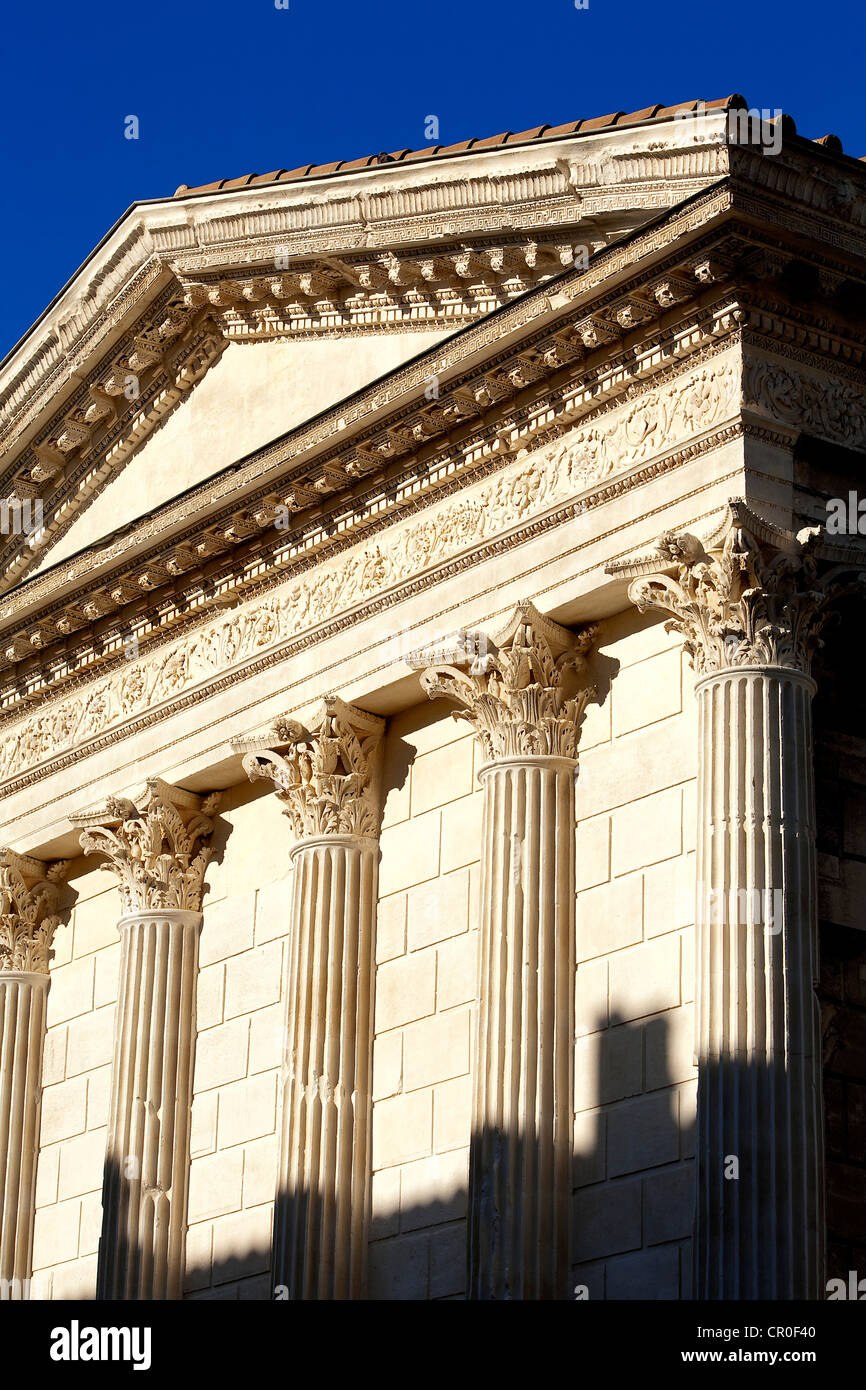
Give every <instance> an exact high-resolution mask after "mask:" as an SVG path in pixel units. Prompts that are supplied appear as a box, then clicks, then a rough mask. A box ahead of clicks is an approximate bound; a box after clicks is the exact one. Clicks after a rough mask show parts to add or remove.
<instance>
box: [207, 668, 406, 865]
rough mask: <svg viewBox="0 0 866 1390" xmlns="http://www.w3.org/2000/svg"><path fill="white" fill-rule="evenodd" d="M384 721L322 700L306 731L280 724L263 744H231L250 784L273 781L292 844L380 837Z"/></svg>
mask: <svg viewBox="0 0 866 1390" xmlns="http://www.w3.org/2000/svg"><path fill="white" fill-rule="evenodd" d="M384 731H385V721H384V719H379V718H378V717H377V716H376V715H373V714H367V713H366V711H365V710H361V709H357V708H356V707H355V706H354V705H347V704H346V703H345V702H344V701H343V700H341V699H339V698H338V697H337V696H335V695H328V696H326V698H325V700H324V701H323V703H322V706H321V709H320V712H319V715H318V717H317V719H316V720H315V721H314V722H313V724H312V726H311V727H310V728H305V727H304V725H302V724H299V723H297V722H296V721H295V720H293V719H287V718H286V719H279V720H277V721H276V723H275V724H274V725H273V727H272V729H271V734H270V736H269V737H266V738H265V739H238V740H236V741H235V742H234V744H233V747H234V748H235V750H236V751H237V752H239V753H240V752H242V753H245V757H244V771H245V772H246V773H247V776H248V777H249V779H250V781H251V782H254V781H256V780H257V779H259V778H263V779H266V780H268V781H271V782H273V784H274V787H275V789H276V795H277V797H278V798H279V800H280V801H281V802H282V804H283V806H284V808H285V811H286V814H287V815H288V817H289V819H290V821H291V823H292V828H293V830H294V832H295V835H296V837H297V839H298V840H304V839H312V838H314V837H317V836H322V835H351V836H354V837H356V838H360V839H373V838H375V837H376V836H377V835H378V833H379V819H380V807H379V797H378V773H379V757H380V751H381V740H382V735H383V733H384Z"/></svg>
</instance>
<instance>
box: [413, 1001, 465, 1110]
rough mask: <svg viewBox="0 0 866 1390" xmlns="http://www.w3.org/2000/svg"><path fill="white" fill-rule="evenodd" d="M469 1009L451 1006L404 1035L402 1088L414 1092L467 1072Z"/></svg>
mask: <svg viewBox="0 0 866 1390" xmlns="http://www.w3.org/2000/svg"><path fill="white" fill-rule="evenodd" d="M469 1018H470V1014H469V1010H468V1009H452V1010H451V1011H450V1012H449V1013H444V1014H436V1015H435V1017H433V1018H428V1019H425V1020H424V1021H423V1022H421V1023H413V1024H411V1025H410V1026H409V1027H407V1028H406V1030H405V1032H404V1034H403V1087H404V1090H406V1091H415V1090H417V1089H418V1088H419V1087H420V1086H432V1085H433V1084H434V1083H435V1082H437V1081H450V1080H451V1078H452V1077H455V1076H464V1075H466V1074H467V1073H468V1071H469Z"/></svg>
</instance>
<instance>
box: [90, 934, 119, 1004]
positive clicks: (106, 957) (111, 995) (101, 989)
mask: <svg viewBox="0 0 866 1390" xmlns="http://www.w3.org/2000/svg"><path fill="white" fill-rule="evenodd" d="M119 978H120V942H119V941H118V942H117V944H116V945H114V946H107V947H106V948H105V949H104V950H102V951H97V952H96V955H95V956H94V957H93V1007H94V1009H101V1008H103V1006H104V1005H105V1004H114V1003H115V1002H116V1000H117V991H118V983H119Z"/></svg>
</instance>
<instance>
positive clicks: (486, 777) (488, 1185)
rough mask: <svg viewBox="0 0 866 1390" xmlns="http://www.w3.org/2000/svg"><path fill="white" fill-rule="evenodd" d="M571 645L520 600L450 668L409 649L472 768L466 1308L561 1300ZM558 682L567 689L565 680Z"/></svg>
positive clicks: (579, 643)
mask: <svg viewBox="0 0 866 1390" xmlns="http://www.w3.org/2000/svg"><path fill="white" fill-rule="evenodd" d="M593 635H594V629H593V628H587V629H585V630H584V631H583V632H581V634H580V635H579V636H577V637H576V636H575V635H574V633H572V632H569V631H568V630H567V629H565V628H562V627H560V626H559V625H558V624H557V623H553V622H550V621H549V620H548V619H547V618H543V617H542V616H541V614H540V613H538V612H537V611H536V610H535V608H533V606H532V605H531V604H530V603H521V604H520V605H519V606H518V607H517V609H516V610H515V612H514V614H513V615H512V617H511V618H510V620H509V622H508V623H507V624H506V626H505V627H504V629H503V630H502V631H501V632H500V633H498V634H497V635H496V637H495V638H493V639H490V638H488V637H487V636H486V635H485V634H483V633H461V634H459V636H458V641H457V643H456V646H455V650H454V651H453V653H452V654H451V657H450V659H447V658H446V661H445V662H444V663H440V664H434V665H432V666H431V665H430V664H429V663H430V661H431V660H435V658H436V656H437V655H438V653H435V652H434V651H433V650H432V649H431V650H429V651H426V652H425V651H421V652H416V653H414V654H413V655H412V657H411V658H410V664H411V665H413V666H416V667H427V669H426V670H424V673H423V675H422V677H421V684H422V685H423V687H424V689H425V690H426V692H427V694H428V695H429V697H430V698H431V699H436V698H437V697H438V696H444V697H445V698H446V699H448V700H451V701H453V702H454V703H455V704H456V705H457V706H458V708H457V710H456V711H455V718H458V719H466V720H468V721H469V723H470V724H471V725H472V726H473V728H474V730H475V734H476V737H477V739H478V741H479V744H480V746H481V748H482V750H483V753H484V757H485V764H484V766H483V767H482V769H481V771H480V773H479V778H480V781H481V783H482V785H483V787H484V828H483V846H482V861H481V864H482V867H481V874H482V881H481V987H480V1001H479V1015H478V1027H477V1029H476V1058H475V1087H474V1103H473V1104H474V1110H473V1127H472V1146H471V1151H470V1173H469V1250H468V1264H469V1268H468V1289H469V1297H470V1298H474V1299H555V1298H564V1297H565V1296H566V1290H567V1281H568V1269H569V1228H570V1213H571V1154H572V1131H573V1106H574V1099H573V1097H574V1086H573V1069H574V973H575V939H574V936H575V912H574V904H575V873H574V823H575V816H574V782H575V773H576V770H577V743H578V731H579V726H580V723H581V720H582V718H583V713H584V709H585V707H586V705H587V703H588V702H589V700H590V699H591V698H592V697H593V696H594V694H595V692H594V690H592V689H590V688H588V687H585V688H583V689H582V690H580V691H579V692H577V691H576V686H577V681H576V680H575V679H574V673H575V672H578V671H580V670H582V668H583V666H584V654H585V652H586V651H587V649H588V647H589V645H590V642H591V640H592V637H593ZM569 678H571V680H572V682H573V683H572V688H571V692H570V693H569V688H568V682H569Z"/></svg>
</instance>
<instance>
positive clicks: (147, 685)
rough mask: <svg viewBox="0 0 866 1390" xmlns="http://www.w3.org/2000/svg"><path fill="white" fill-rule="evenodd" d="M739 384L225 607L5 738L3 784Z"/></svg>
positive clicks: (639, 453) (442, 506)
mask: <svg viewBox="0 0 866 1390" xmlns="http://www.w3.org/2000/svg"><path fill="white" fill-rule="evenodd" d="M738 389H739V376H738V369H737V367H736V364H735V361H734V360H733V359H732V358H726V359H724V360H719V359H716V360H715V361H713V362H712V363H709V364H706V365H704V366H702V367H700V368H698V369H696V370H694V371H692V372H691V373H689V374H688V375H687V376H686V377H685V378H684V379H683V378H680V379H678V380H677V381H675V382H673V383H668V384H667V385H666V386H664V387H662V386H659V387H656V388H655V389H653V390H652V391H649V392H647V393H646V394H645V395H643V396H641V397H640V398H639V399H638V400H635V401H633V402H629V403H627V404H626V405H624V406H620V407H619V408H618V409H617V410H615V411H610V412H609V413H608V414H606V415H602V416H601V417H599V418H598V419H596V420H594V421H593V422H591V423H587V424H586V425H583V426H581V427H578V428H577V429H574V430H572V431H569V432H568V433H566V434H564V435H562V436H560V438H559V439H557V440H556V441H554V442H553V443H550V444H548V445H546V446H545V447H543V448H540V449H537V450H534V451H533V452H531V453H525V454H518V455H517V457H516V459H515V461H514V462H513V463H510V464H508V465H506V466H505V467H504V468H503V469H502V470H501V471H500V472H499V473H498V474H497V475H496V476H494V477H492V478H490V479H488V480H486V481H485V482H483V483H481V484H476V485H475V486H473V487H471V488H467V489H466V490H465V491H464V492H460V493H458V494H456V495H455V496H454V497H452V498H450V499H448V500H447V501H445V502H441V501H440V502H439V503H437V504H434V505H432V506H431V507H430V508H429V509H428V511H427V512H425V513H424V514H423V515H421V516H420V517H418V518H415V519H411V520H408V521H406V522H403V523H398V524H395V526H394V527H393V529H391V530H389V531H386V532H385V533H383V534H382V537H381V539H380V540H378V541H377V542H376V543H375V544H369V543H368V544H364V543H359V544H358V545H357V546H355V547H353V548H352V549H351V550H349V551H348V552H346V553H345V554H344V555H343V556H341V557H340V558H339V559H337V560H332V561H330V562H328V561H323V562H322V563H321V565H319V566H316V567H315V569H313V570H312V571H309V570H308V571H307V572H306V573H305V574H303V576H298V577H297V578H296V579H294V580H293V579H291V578H290V579H288V580H287V582H286V583H285V584H284V586H283V587H282V589H281V590H280V591H279V592H278V593H275V594H272V595H269V596H267V597H266V598H263V599H261V600H258V601H253V602H250V603H248V604H246V605H242V606H240V607H238V608H236V609H232V610H229V611H226V612H224V613H222V614H221V615H220V617H219V618H217V619H215V620H212V621H211V622H210V623H208V624H207V625H206V626H204V627H202V628H200V629H198V630H197V631H196V632H193V633H190V634H188V635H186V636H184V637H183V638H181V639H179V640H178V641H176V642H172V643H170V644H169V645H168V646H165V647H163V648H161V649H160V650H159V651H156V652H153V653H152V654H147V653H145V654H143V655H142V656H141V657H140V658H139V659H138V660H136V661H131V662H128V663H124V666H123V667H120V668H118V669H117V670H116V671H114V672H113V673H112V674H111V675H110V676H106V677H104V678H102V679H100V680H96V681H94V682H93V683H92V684H91V685H90V686H89V687H85V688H84V689H83V690H80V691H79V692H77V693H76V694H75V695H73V696H70V697H68V698H66V699H61V700H59V701H57V702H56V703H55V704H53V705H50V704H46V705H44V706H43V707H42V708H41V709H40V711H39V712H38V713H36V714H34V715H32V716H31V717H30V718H29V719H27V720H25V721H22V722H21V723H20V724H18V725H17V726H16V727H15V728H13V729H12V730H11V731H10V732H9V733H8V734H7V735H6V736H5V737H4V738H3V739H2V741H0V779H7V778H10V777H12V776H14V775H15V774H16V773H17V772H19V771H21V769H22V768H24V767H30V766H32V765H33V764H34V763H40V762H43V761H45V760H47V759H49V758H51V757H53V756H55V755H57V754H60V753H62V752H64V751H65V750H67V749H69V748H71V747H73V746H75V747H80V746H81V745H82V744H84V743H86V742H87V740H88V739H91V738H96V737H98V736H100V735H102V734H103V733H105V731H106V730H107V729H110V728H112V727H114V726H116V725H120V724H122V722H123V721H124V720H126V719H129V718H132V717H133V716H135V715H137V714H141V713H143V712H144V711H146V710H149V709H153V708H154V707H156V706H158V705H160V704H162V703H163V702H166V701H171V700H172V699H174V698H176V697H178V696H179V695H180V694H182V693H183V692H185V691H188V690H190V689H192V688H193V687H195V686H197V685H201V684H205V683H207V682H208V681H209V680H212V679H214V678H216V677H218V676H220V675H221V674H223V673H224V672H226V671H228V670H230V669H231V668H232V667H233V666H235V665H237V664H239V663H240V662H241V661H243V660H244V659H246V658H248V657H251V656H255V655H258V654H261V653H262V652H264V651H266V650H268V649H269V648H273V647H277V646H279V644H280V643H282V642H286V641H288V640H290V639H292V638H295V637H297V636H298V634H299V633H301V632H303V631H305V630H308V629H311V628H313V627H315V626H316V625H317V624H318V623H321V622H323V621H325V620H327V619H329V618H331V617H333V615H334V614H335V613H339V612H345V611H348V610H350V609H351V608H353V607H354V606H355V605H357V604H360V603H362V602H364V601H365V600H369V599H370V598H372V597H374V596H375V595H377V594H379V593H381V592H382V591H383V590H385V589H388V588H391V587H392V586H394V585H396V584H400V583H403V582H406V581H407V580H409V579H410V578H414V577H416V576H417V575H419V574H421V573H423V572H424V571H425V570H426V569H428V568H430V567H431V566H433V565H436V564H439V563H441V562H442V561H443V560H446V559H449V558H452V557H454V556H456V555H458V554H460V553H461V552H462V551H466V550H469V549H471V548H474V547H475V546H478V545H479V544H480V543H482V542H484V541H485V540H489V539H490V538H492V537H495V536H497V535H500V534H501V533H502V532H505V531H507V530H509V529H510V528H511V527H514V526H516V525H518V524H519V523H521V522H523V521H525V520H526V519H527V518H530V517H532V516H535V515H539V514H541V513H543V512H545V511H546V510H548V509H549V508H551V507H554V506H556V505H558V504H560V503H562V502H564V501H566V500H568V499H569V498H572V497H574V496H575V495H576V494H579V493H580V492H582V491H583V490H584V489H586V488H587V487H589V486H591V485H592V484H593V483H595V482H597V481H599V480H601V479H603V478H606V477H608V476H610V475H612V474H613V473H615V472H619V471H623V470H625V469H628V468H630V467H632V466H633V465H635V464H638V463H640V462H642V461H644V460H646V459H647V458H650V457H652V456H654V455H656V454H659V453H661V452H663V451H665V450H668V449H670V448H672V447H674V446H675V445H676V444H677V443H680V442H682V441H683V440H686V439H689V438H691V437H693V436H694V435H696V434H699V433H702V432H704V431H706V430H709V429H711V428H712V427H713V426H714V425H717V424H719V423H720V422H721V421H724V420H726V419H728V418H729V417H730V416H731V415H732V414H733V413H734V411H735V409H736V401H737V392H738Z"/></svg>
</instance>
